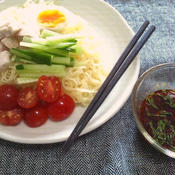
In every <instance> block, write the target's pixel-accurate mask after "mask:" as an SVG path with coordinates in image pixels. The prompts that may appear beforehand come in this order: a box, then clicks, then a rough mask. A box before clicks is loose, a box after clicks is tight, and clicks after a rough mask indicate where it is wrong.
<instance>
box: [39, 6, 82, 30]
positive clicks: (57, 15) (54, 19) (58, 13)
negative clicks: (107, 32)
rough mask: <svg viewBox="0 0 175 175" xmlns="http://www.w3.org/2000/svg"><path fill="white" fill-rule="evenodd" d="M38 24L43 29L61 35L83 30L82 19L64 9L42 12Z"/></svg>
mask: <svg viewBox="0 0 175 175" xmlns="http://www.w3.org/2000/svg"><path fill="white" fill-rule="evenodd" d="M37 22H38V24H39V25H40V26H41V28H47V29H50V30H53V31H57V32H61V33H71V32H74V31H77V30H78V29H79V28H81V26H82V25H81V23H82V21H81V19H80V18H79V17H78V16H76V15H74V14H73V13H72V12H70V11H69V10H67V9H65V8H64V7H61V6H57V8H53V9H45V10H43V11H40V13H39V14H38V16H37Z"/></svg>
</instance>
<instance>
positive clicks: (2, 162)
mask: <svg viewBox="0 0 175 175" xmlns="http://www.w3.org/2000/svg"><path fill="white" fill-rule="evenodd" d="M106 1H107V2H108V3H110V4H111V5H112V6H113V7H115V8H116V9H117V10H118V11H119V12H120V13H121V14H122V15H123V16H124V17H125V19H126V20H127V22H128V23H129V24H130V25H131V27H132V28H133V30H134V31H136V30H137V28H138V27H139V26H140V25H141V24H142V23H143V21H145V20H146V19H148V20H150V22H151V24H154V25H155V26H156V27H157V29H156V32H154V34H153V36H152V37H151V39H150V40H149V41H148V43H147V44H146V46H144V48H143V49H142V51H141V52H140V58H141V72H140V73H143V72H144V71H145V70H146V69H148V68H150V67H152V66H154V65H157V64H160V63H164V62H168V63H173V62H175V61H174V60H175V0H106ZM8 174H12V175H20V174H22V175H34V174H38V175H42V174H43V175H147V174H148V175H170V174H172V175H174V174H175V160H174V159H170V158H169V157H167V156H165V155H163V154H162V153H160V152H158V151H156V150H155V149H154V148H152V147H151V146H150V145H149V144H147V143H146V142H145V140H144V139H143V138H142V136H141V135H140V134H139V131H138V130H137V127H136V124H135V122H134V120H133V114H132V110H131V103H130V99H129V100H128V101H127V103H126V104H125V105H124V107H123V108H122V109H121V110H120V111H119V112H118V113H117V114H116V115H115V116H114V117H113V118H112V119H111V120H110V121H108V122H107V123H106V124H104V125H103V126H101V127H99V128H98V129H96V130H95V131H93V132H91V133H89V134H87V135H85V136H82V137H81V138H79V139H78V140H77V141H76V143H75V144H74V145H73V146H72V147H71V149H70V150H69V152H67V153H62V143H57V144H49V145H23V144H16V143H11V142H8V141H4V140H0V175H8Z"/></svg>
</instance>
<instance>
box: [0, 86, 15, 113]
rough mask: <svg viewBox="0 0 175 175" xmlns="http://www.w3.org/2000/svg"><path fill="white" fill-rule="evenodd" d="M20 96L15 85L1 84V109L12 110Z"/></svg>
mask: <svg viewBox="0 0 175 175" xmlns="http://www.w3.org/2000/svg"><path fill="white" fill-rule="evenodd" d="M17 98H18V89H17V88H16V87H15V86H13V85H2V86H0V110H11V109H13V108H15V107H16V106H17V105H18V104H17Z"/></svg>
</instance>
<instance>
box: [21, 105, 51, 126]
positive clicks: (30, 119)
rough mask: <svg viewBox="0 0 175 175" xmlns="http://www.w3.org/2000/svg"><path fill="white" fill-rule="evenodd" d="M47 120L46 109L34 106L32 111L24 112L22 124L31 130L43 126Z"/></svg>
mask: <svg viewBox="0 0 175 175" xmlns="http://www.w3.org/2000/svg"><path fill="white" fill-rule="evenodd" d="M47 120H48V113H47V109H45V108H43V107H41V106H36V107H34V108H32V109H28V110H26V111H25V114H24V122H25V123H26V124H27V125H28V126H30V127H32V128H34V127H39V126H41V125H43V124H44V123H46V121H47Z"/></svg>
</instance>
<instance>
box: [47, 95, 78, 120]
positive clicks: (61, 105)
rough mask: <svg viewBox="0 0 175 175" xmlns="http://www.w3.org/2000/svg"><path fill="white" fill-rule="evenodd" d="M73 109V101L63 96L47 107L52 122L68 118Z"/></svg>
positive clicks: (67, 96)
mask: <svg viewBox="0 0 175 175" xmlns="http://www.w3.org/2000/svg"><path fill="white" fill-rule="evenodd" d="M74 108H75V103H74V101H73V99H72V98H71V97H70V96H69V95H66V94H64V95H63V96H62V97H60V98H59V99H58V100H57V101H56V102H54V103H52V104H50V105H49V107H48V114H49V116H50V117H51V119H52V120H55V121H60V120H64V119H66V118H67V117H69V116H70V115H71V114H72V112H73V110H74Z"/></svg>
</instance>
